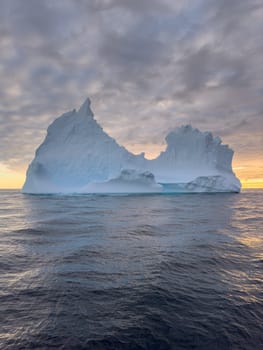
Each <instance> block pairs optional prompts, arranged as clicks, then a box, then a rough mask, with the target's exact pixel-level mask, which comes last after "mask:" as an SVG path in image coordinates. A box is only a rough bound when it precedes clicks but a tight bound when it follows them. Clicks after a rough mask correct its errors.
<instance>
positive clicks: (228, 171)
mask: <svg viewBox="0 0 263 350" xmlns="http://www.w3.org/2000/svg"><path fill="white" fill-rule="evenodd" d="M166 142H167V147H166V150H165V151H164V152H161V154H160V155H159V156H158V157H157V158H156V159H153V160H148V159H146V158H145V157H144V154H143V153H142V154H140V155H134V154H132V153H130V152H129V151H127V150H126V149H125V148H124V147H122V146H120V145H119V144H118V143H117V142H116V141H115V140H114V139H113V138H112V137H110V136H109V135H107V134H106V133H105V132H104V131H103V129H102V128H101V126H100V125H99V124H98V123H97V121H96V120H95V119H94V115H93V113H92V111H91V109H90V100H89V99H87V100H86V101H85V102H84V104H83V105H82V106H81V108H80V109H79V110H78V111H76V110H73V111H71V112H67V113H65V114H63V115H62V116H61V117H59V118H57V119H56V120H55V121H54V122H53V123H52V124H51V125H50V126H49V127H48V130H47V136H46V138H45V140H44V142H43V143H42V144H41V145H40V146H39V148H38V149H37V150H36V154H35V158H34V160H33V161H32V163H31V164H30V165H29V167H28V170H27V174H26V181H25V184H24V186H23V188H22V192H24V193H102V192H103V193H131V192H138V193H144V192H164V193H178V192H239V191H240V181H239V180H238V179H237V178H236V176H235V174H234V173H233V171H232V158H233V151H232V150H231V149H230V148H229V147H228V146H227V145H222V141H221V139H220V138H219V137H216V138H214V137H213V135H212V134H211V133H210V132H204V133H203V132H200V131H199V130H198V129H194V128H192V127H191V126H190V125H187V126H182V127H180V128H176V129H175V130H173V131H172V132H170V133H169V134H168V135H167V137H166Z"/></svg>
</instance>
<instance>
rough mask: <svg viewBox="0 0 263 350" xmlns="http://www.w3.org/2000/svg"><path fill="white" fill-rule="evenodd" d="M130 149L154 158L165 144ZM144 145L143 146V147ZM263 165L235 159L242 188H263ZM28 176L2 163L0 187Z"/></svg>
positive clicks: (14, 185) (20, 182) (14, 186)
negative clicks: (143, 152) (143, 151)
mask: <svg viewBox="0 0 263 350" xmlns="http://www.w3.org/2000/svg"><path fill="white" fill-rule="evenodd" d="M125 146H126V147H127V148H128V149H129V151H131V152H134V153H137V154H138V153H141V149H144V150H145V156H146V158H148V159H153V158H155V157H157V156H158V155H159V154H160V151H162V150H164V149H165V145H163V146H160V145H159V146H158V145H153V144H149V145H130V146H129V145H125ZM142 146H143V147H142ZM262 169H263V165H262V162H261V160H257V159H246V158H242V159H236V158H234V161H233V171H234V172H235V174H236V176H237V177H238V178H239V179H240V181H241V183H242V188H263V173H262ZM25 176H26V168H25V169H19V170H12V169H10V168H8V167H7V166H6V165H4V164H1V163H0V188H1V189H19V188H21V187H22V186H23V184H24V181H25Z"/></svg>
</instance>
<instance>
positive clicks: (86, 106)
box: [78, 97, 93, 117]
mask: <svg viewBox="0 0 263 350" xmlns="http://www.w3.org/2000/svg"><path fill="white" fill-rule="evenodd" d="M90 104H91V102H90V99H89V98H88V97H87V98H86V100H85V102H84V103H83V104H82V105H81V107H80V109H79V110H78V114H80V115H81V116H89V117H93V113H92V110H91V108H90Z"/></svg>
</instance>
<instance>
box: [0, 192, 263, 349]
mask: <svg viewBox="0 0 263 350" xmlns="http://www.w3.org/2000/svg"><path fill="white" fill-rule="evenodd" d="M262 230H263V191H260V190H258V191H243V192H242V193H241V194H214V195H213V194H210V195H209V194H202V195H198V194H195V195H190V194H188V195H170V196H169V195H141V196H136V195H132V196H102V195H101V196H94V195H86V196H30V195H22V194H20V193H19V192H17V191H0V269H1V281H0V288H1V289H0V326H1V329H0V333H1V334H0V345H1V346H0V348H1V349H15V350H19V349H26V350H30V349H100V350H104V349H117V350H118V349H124V350H126V349H129V350H135V349H136V350H137V349H138V350H142V349H150V350H155V349H160V350H164V349H212V350H214V349H246V350H247V349H253V350H257V349H263V289H262V287H263V274H262V272H263V234H262Z"/></svg>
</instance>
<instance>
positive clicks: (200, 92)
mask: <svg viewBox="0 0 263 350" xmlns="http://www.w3.org/2000/svg"><path fill="white" fill-rule="evenodd" d="M262 38H263V3H262V0H203V1H201V0H195V1H193V0H189V1H188V0H57V1H54V0H23V1H22V0H0V79H1V80H0V81H1V84H0V177H1V176H2V180H3V179H4V177H8V179H9V183H10V181H11V180H12V181H13V183H16V184H18V183H19V184H20V183H21V181H22V179H23V176H24V172H25V170H26V168H27V165H28V163H29V162H30V161H31V160H32V158H33V156H34V151H35V148H36V147H37V146H38V145H39V143H40V142H41V141H42V140H43V137H44V136H45V133H46V128H47V126H48V125H49V123H50V122H51V121H52V120H53V119H54V118H56V117H57V116H59V115H60V114H62V113H63V112H65V111H67V110H71V109H73V108H78V107H79V105H80V104H81V103H82V102H83V100H84V99H85V98H86V97H87V96H89V97H90V98H91V100H92V109H93V111H94V113H95V116H96V119H97V120H98V122H99V123H100V124H101V125H102V126H103V128H104V130H105V131H107V132H109V133H110V134H111V136H113V137H114V138H115V139H116V140H117V141H118V142H119V143H121V144H122V145H124V146H126V147H127V148H128V149H129V150H131V151H134V152H141V151H145V152H146V155H147V156H148V157H153V156H155V155H157V154H158V152H159V151H160V150H162V149H163V148H164V147H165V145H164V137H165V135H166V133H167V132H168V130H170V129H172V128H174V127H177V126H180V125H182V124H188V123H191V124H192V125H193V126H195V127H197V128H199V129H201V130H203V131H206V130H210V131H212V132H213V133H214V134H215V135H218V136H220V137H221V138H222V139H223V142H224V143H228V144H229V145H230V146H231V147H232V148H233V149H234V150H235V158H234V167H235V171H236V173H237V174H238V175H239V176H240V177H241V179H242V180H243V182H244V183H245V182H250V183H253V182H254V183H257V182H260V181H262V184H263V98H262V95H263V39H262ZM5 184H6V182H2V186H5ZM0 185H1V183H0Z"/></svg>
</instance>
